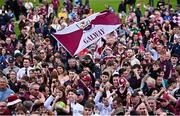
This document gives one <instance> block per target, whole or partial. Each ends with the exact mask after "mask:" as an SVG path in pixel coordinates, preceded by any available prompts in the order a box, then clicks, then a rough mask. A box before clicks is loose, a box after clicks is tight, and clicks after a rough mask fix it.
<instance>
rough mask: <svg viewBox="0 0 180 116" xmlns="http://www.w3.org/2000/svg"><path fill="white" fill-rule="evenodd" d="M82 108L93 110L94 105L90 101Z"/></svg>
mask: <svg viewBox="0 0 180 116" xmlns="http://www.w3.org/2000/svg"><path fill="white" fill-rule="evenodd" d="M84 107H86V108H91V109H94V103H92V102H91V101H87V102H86V103H85V105H84Z"/></svg>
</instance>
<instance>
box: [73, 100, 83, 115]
mask: <svg viewBox="0 0 180 116" xmlns="http://www.w3.org/2000/svg"><path fill="white" fill-rule="evenodd" d="M71 108H72V113H73V116H82V115H83V110H84V107H83V106H82V105H81V104H79V103H71Z"/></svg>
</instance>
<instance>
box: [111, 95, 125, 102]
mask: <svg viewBox="0 0 180 116" xmlns="http://www.w3.org/2000/svg"><path fill="white" fill-rule="evenodd" d="M113 101H117V103H118V104H122V103H123V101H122V99H121V98H120V97H118V96H117V97H115V98H114V99H113Z"/></svg>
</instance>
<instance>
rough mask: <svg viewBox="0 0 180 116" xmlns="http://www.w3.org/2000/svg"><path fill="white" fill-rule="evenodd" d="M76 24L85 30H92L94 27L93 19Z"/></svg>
mask: <svg viewBox="0 0 180 116" xmlns="http://www.w3.org/2000/svg"><path fill="white" fill-rule="evenodd" d="M76 26H77V27H78V28H79V29H83V32H86V31H89V30H91V29H92V27H93V25H92V24H91V21H90V20H87V21H82V22H80V23H79V24H76Z"/></svg>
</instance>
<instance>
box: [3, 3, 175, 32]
mask: <svg viewBox="0 0 180 116" xmlns="http://www.w3.org/2000/svg"><path fill="white" fill-rule="evenodd" d="M4 1H5V0H0V6H2V5H4ZM24 1H25V0H24ZM31 1H32V2H33V4H34V6H39V5H40V3H39V0H36V2H34V0H31ZM63 1H64V0H60V7H62V5H63ZM84 1H85V0H83V2H84ZM121 1H122V0H90V6H91V8H92V9H93V10H94V11H95V12H98V11H103V10H104V9H105V5H110V6H112V7H113V9H115V11H116V12H117V10H118V5H119V3H120V2H121ZM148 1H149V0H136V4H137V3H140V4H141V5H142V6H143V5H144V4H147V3H148ZM154 1H155V2H154V5H155V6H156V5H157V2H158V1H159V0H154ZM50 2H51V0H48V3H50ZM165 2H166V3H168V0H165ZM171 2H172V6H173V8H174V9H175V8H176V0H171ZM127 10H128V6H127ZM141 11H142V12H143V13H144V8H143V7H142V9H141ZM15 32H16V34H17V35H18V34H19V29H18V25H17V24H16V25H15Z"/></svg>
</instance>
